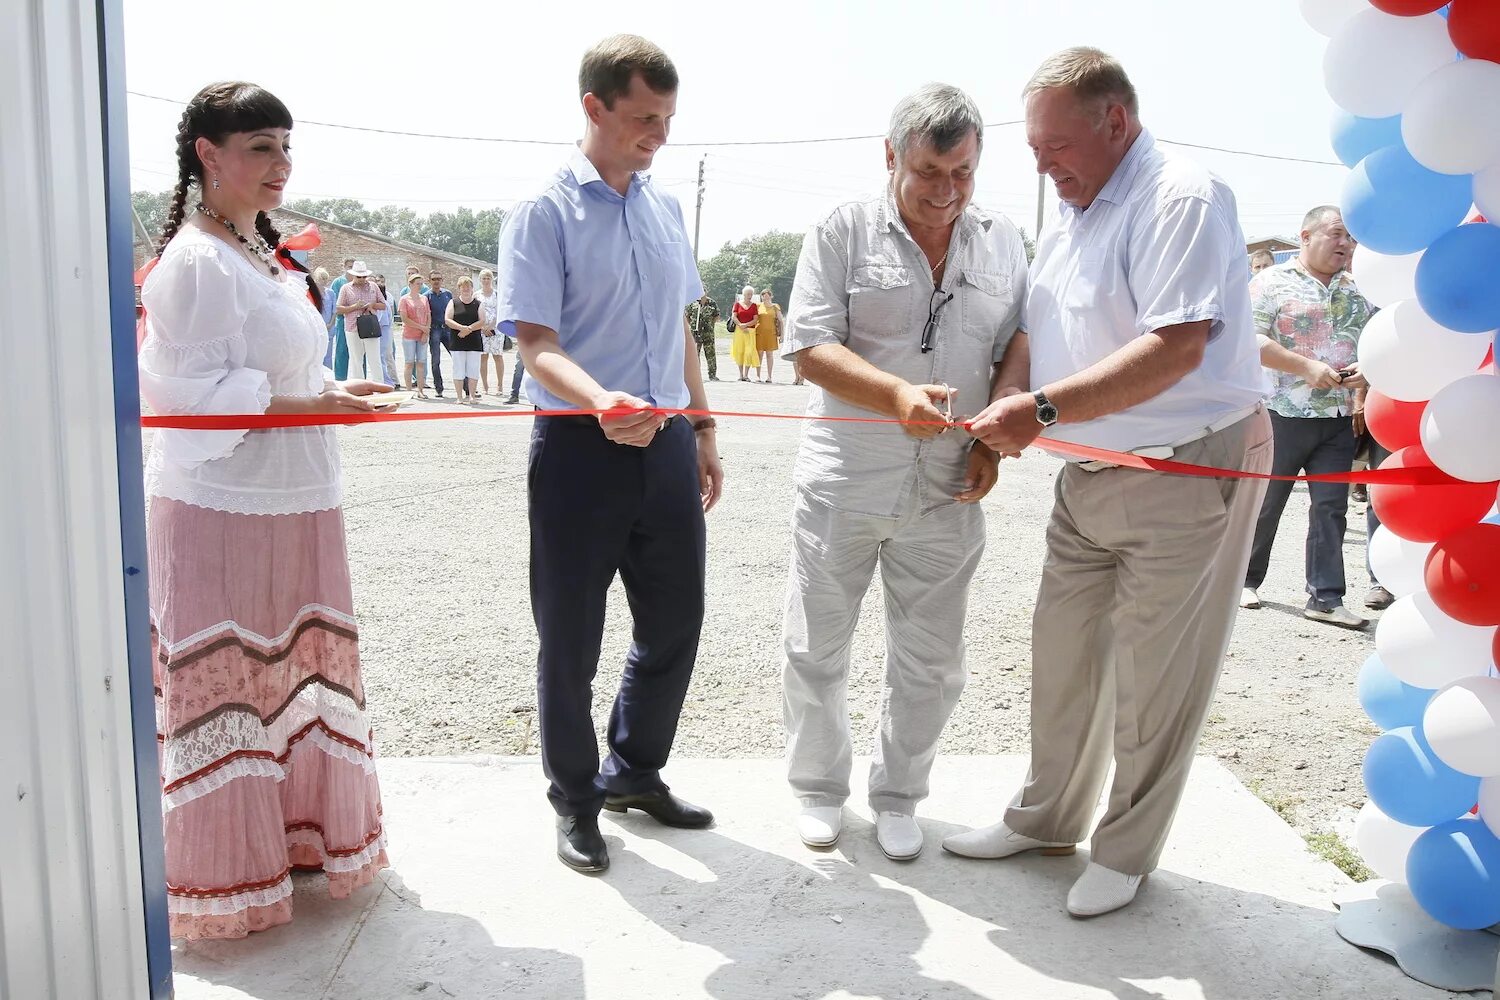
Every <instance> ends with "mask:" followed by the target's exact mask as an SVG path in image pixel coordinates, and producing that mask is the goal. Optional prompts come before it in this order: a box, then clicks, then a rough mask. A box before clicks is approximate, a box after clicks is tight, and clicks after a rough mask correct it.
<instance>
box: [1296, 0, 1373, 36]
mask: <svg viewBox="0 0 1500 1000" xmlns="http://www.w3.org/2000/svg"><path fill="white" fill-rule="evenodd" d="M1369 9H1370V3H1369V0H1302V20H1304V21H1306V22H1307V24H1308V26H1309V27H1310V28H1312V30H1314V31H1316V32H1317V33H1318V34H1320V35H1327V36H1328V37H1329V38H1332V37H1333V36H1334V35H1336V34H1338V30H1339V29H1340V28H1342V27H1343V26H1344V22H1345V21H1347V20H1349V18H1350V17H1352V16H1354V15H1355V14H1358V13H1359V12H1360V11H1362V10H1369Z"/></svg>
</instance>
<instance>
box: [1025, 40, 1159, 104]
mask: <svg viewBox="0 0 1500 1000" xmlns="http://www.w3.org/2000/svg"><path fill="white" fill-rule="evenodd" d="M1053 87H1067V88H1068V89H1069V90H1071V91H1073V94H1074V96H1075V97H1077V98H1078V100H1079V101H1080V102H1082V103H1085V104H1098V105H1099V106H1100V115H1101V117H1102V115H1103V111H1104V108H1106V107H1108V106H1109V105H1111V104H1122V105H1124V106H1125V110H1126V111H1128V112H1130V116H1131V117H1132V118H1134V117H1136V116H1138V115H1139V114H1140V104H1139V102H1138V101H1137V100H1136V96H1135V85H1134V84H1132V83H1131V82H1130V77H1128V76H1126V75H1125V67H1123V66H1121V65H1120V63H1119V62H1118V61H1117V60H1116V59H1115V58H1114V57H1113V56H1111V55H1109V54H1108V53H1105V52H1102V51H1100V50H1099V49H1095V48H1090V47H1088V46H1086V45H1078V46H1074V47H1073V48H1071V49H1063V50H1062V51H1061V52H1057V53H1054V54H1053V55H1050V56H1048V57H1047V61H1046V62H1044V63H1042V65H1041V66H1040V67H1038V69H1037V71H1036V72H1035V73H1033V74H1032V75H1031V79H1030V80H1028V81H1027V82H1026V86H1025V87H1023V88H1022V89H1021V100H1023V101H1024V100H1025V99H1026V98H1028V97H1030V96H1031V95H1032V94H1034V93H1035V92H1037V91H1038V90H1051V89H1052V88H1053Z"/></svg>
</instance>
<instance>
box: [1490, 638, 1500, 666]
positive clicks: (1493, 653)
mask: <svg viewBox="0 0 1500 1000" xmlns="http://www.w3.org/2000/svg"><path fill="white" fill-rule="evenodd" d="M1490 659H1492V660H1494V661H1495V667H1496V668H1497V669H1500V628H1497V629H1495V641H1494V643H1493V644H1492V645H1491V646H1490Z"/></svg>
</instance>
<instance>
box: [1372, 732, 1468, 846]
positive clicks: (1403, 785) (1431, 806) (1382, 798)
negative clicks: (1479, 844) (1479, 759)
mask: <svg viewBox="0 0 1500 1000" xmlns="http://www.w3.org/2000/svg"><path fill="white" fill-rule="evenodd" d="M1364 777H1365V790H1366V791H1367V792H1369V793H1370V801H1371V802H1374V803H1375V805H1376V806H1378V807H1379V808H1380V811H1381V812H1383V813H1385V814H1386V815H1387V816H1389V817H1390V818H1391V819H1393V820H1395V821H1396V822H1397V823H1405V824H1406V825H1407V826H1436V825H1437V824H1439V823H1446V822H1447V821H1448V820H1450V819H1452V818H1453V817H1455V816H1462V815H1463V814H1464V813H1466V812H1468V811H1469V810H1470V809H1472V808H1473V807H1474V803H1475V802H1477V801H1479V779H1478V778H1476V777H1473V776H1471V775H1467V774H1460V773H1459V772H1457V771H1455V770H1453V768H1451V767H1449V766H1448V765H1447V764H1444V763H1443V762H1442V761H1440V760H1438V758H1437V754H1435V753H1433V752H1432V747H1430V746H1428V745H1427V738H1426V737H1425V736H1423V735H1422V729H1421V727H1420V726H1403V727H1401V728H1400V729H1392V730H1391V731H1390V732H1388V733H1382V734H1381V735H1380V736H1379V737H1378V738H1377V739H1376V740H1375V742H1374V743H1371V744H1370V749H1369V750H1367V751H1365V765H1364Z"/></svg>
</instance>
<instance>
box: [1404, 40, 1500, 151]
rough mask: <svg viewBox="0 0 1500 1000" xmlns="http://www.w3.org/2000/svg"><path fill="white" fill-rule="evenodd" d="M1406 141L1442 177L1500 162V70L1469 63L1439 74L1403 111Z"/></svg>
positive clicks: (1418, 88)
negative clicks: (1442, 175)
mask: <svg viewBox="0 0 1500 1000" xmlns="http://www.w3.org/2000/svg"><path fill="white" fill-rule="evenodd" d="M1401 139H1402V141H1403V142H1405V143H1406V148H1407V150H1408V151H1409V152H1410V153H1411V155H1412V158H1413V159H1414V160H1416V161H1417V162H1418V163H1420V164H1422V166H1424V167H1426V168H1427V169H1428V170H1436V171H1437V172H1438V173H1441V174H1472V173H1473V172H1474V171H1476V170H1481V169H1483V168H1484V167H1487V166H1489V165H1490V164H1491V163H1494V162H1495V161H1496V160H1497V159H1500V65H1496V64H1495V63H1492V62H1490V61H1489V60H1487V59H1465V60H1463V61H1462V62H1455V63H1449V64H1448V65H1446V66H1443V67H1441V68H1439V69H1437V70H1434V71H1433V72H1432V73H1431V74H1429V75H1428V76H1427V77H1426V78H1425V79H1423V80H1422V82H1421V83H1419V84H1417V86H1416V88H1415V89H1413V90H1412V92H1411V95H1410V96H1409V97H1407V99H1406V104H1405V105H1404V106H1403V107H1402V109H1401Z"/></svg>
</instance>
